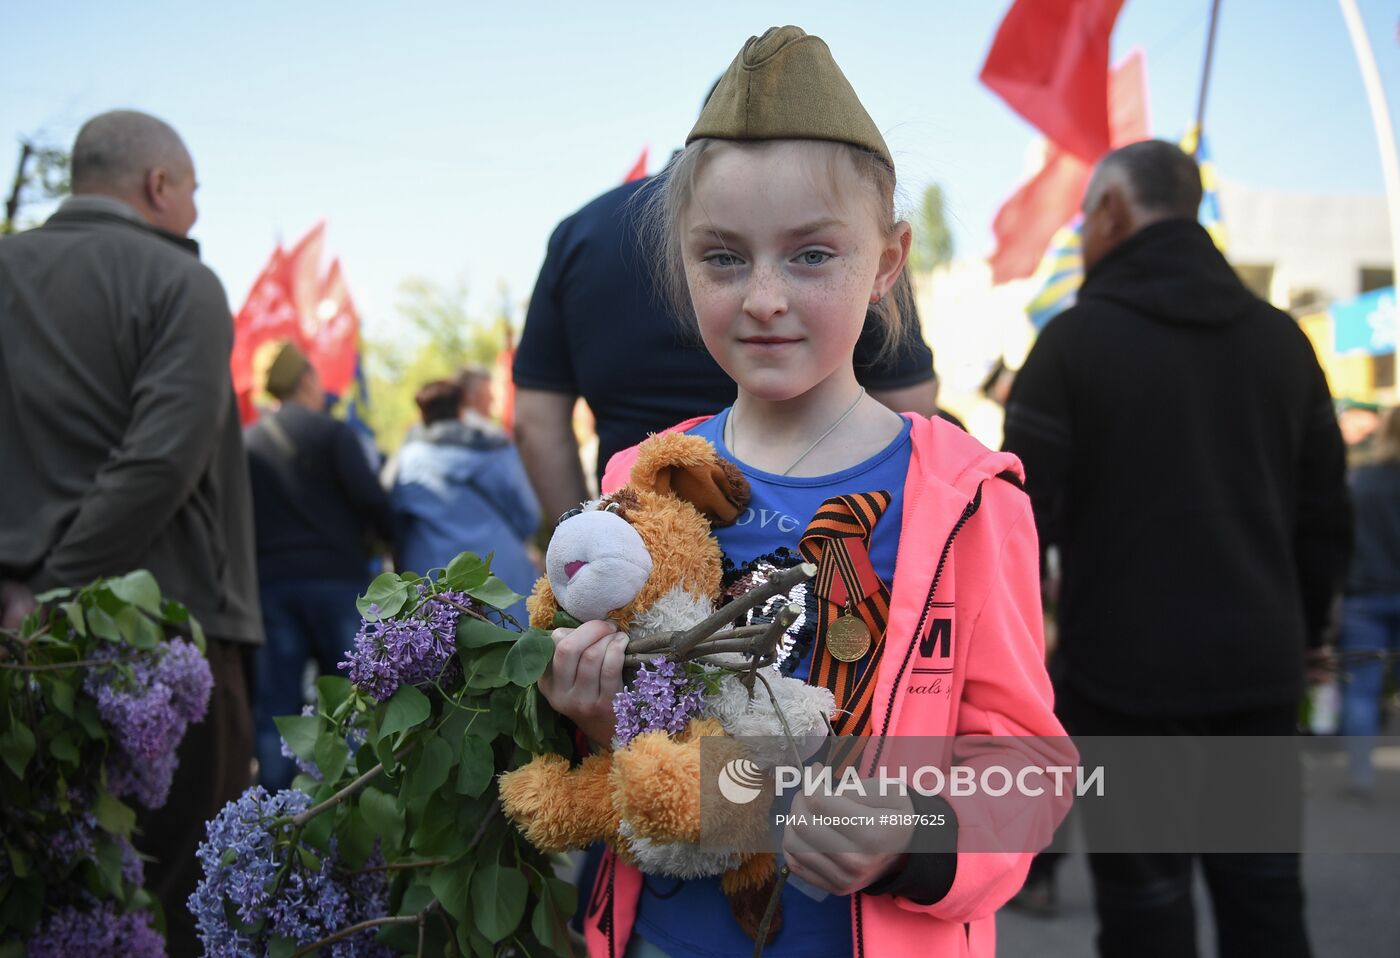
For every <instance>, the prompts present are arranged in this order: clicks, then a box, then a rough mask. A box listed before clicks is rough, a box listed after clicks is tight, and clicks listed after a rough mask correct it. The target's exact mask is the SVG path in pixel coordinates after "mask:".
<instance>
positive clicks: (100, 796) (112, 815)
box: [92, 792, 136, 838]
mask: <svg viewBox="0 0 1400 958" xmlns="http://www.w3.org/2000/svg"><path fill="white" fill-rule="evenodd" d="M92 812H93V814H94V815H96V816H97V824H99V825H101V826H102V828H103V829H104V830H105V831H107V832H108V833H110V834H112V835H120V836H121V837H123V838H130V837H131V830H132V829H133V828H135V827H136V813H135V812H134V811H132V810H131V809H130V808H128V807H127V806H126V805H124V804H122V803H121V802H120V801H119V800H118V799H116V798H115V797H113V796H112V795H111V794H110V793H109V792H98V793H97V802H96V804H95V805H93V808H92Z"/></svg>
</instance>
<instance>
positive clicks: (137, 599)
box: [107, 569, 164, 618]
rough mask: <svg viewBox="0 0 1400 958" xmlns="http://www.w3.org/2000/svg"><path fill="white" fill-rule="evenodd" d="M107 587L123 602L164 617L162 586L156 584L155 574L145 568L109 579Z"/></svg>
mask: <svg viewBox="0 0 1400 958" xmlns="http://www.w3.org/2000/svg"><path fill="white" fill-rule="evenodd" d="M107 588H108V589H111V590H112V594H113V595H115V596H116V597H117V598H118V599H121V600H122V601H123V602H127V603H130V604H131V605H134V606H136V607H137V608H138V609H141V610H142V611H143V612H149V613H150V614H151V615H154V616H160V617H162V618H163V617H164V612H163V611H162V609H161V607H160V586H158V585H156V579H155V576H153V575H151V574H150V573H149V572H147V571H146V570H145V569H137V570H136V571H135V572H128V573H127V574H126V575H124V576H122V577H121V578H118V579H109V580H108V581H107Z"/></svg>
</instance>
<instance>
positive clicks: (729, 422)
mask: <svg viewBox="0 0 1400 958" xmlns="http://www.w3.org/2000/svg"><path fill="white" fill-rule="evenodd" d="M864 398H865V387H864V386H862V387H860V392H858V393H856V398H855V401H854V402H852V403H851V404H850V405H849V406H847V407H846V411H845V412H843V413H842V414H841V417H840V418H839V419H837V420H836V421H835V422H834V423H832V424H831V425H830V426H828V427H826V432H824V433H822V434H821V435H820V436H818V437H817V438H816V441H815V442H813V443H812V444H811V445H810V446H808V447H807V448H806V449H804V450H803V451H802V455H800V456H798V457H797V458H796V459H794V460H793V461H792V463H791V464H790V465H789V466H788V467H787V468H786V469H784V470H783V471H782V472H780V473H778V475H780V476H786V475H787V474H788V473H790V472H792V471H793V470H794V469H796V468H797V466H798V464H799V463H801V462H802V460H803V459H806V458H807V457H808V456H810V455H811V454H812V452H813V450H815V449H816V448H817V447H818V446H820V445H821V444H822V441H823V440H824V439H826V437H827V436H830V435H831V434H832V433H833V432H835V431H836V430H837V429H839V428H840V426H841V424H842V423H843V422H845V421H846V420H847V419H850V418H851V413H853V412H855V411H856V407H857V406H859V405H860V401H861V400H862V399H864ZM724 427H725V431H726V432H728V433H729V435H728V437H727V438H726V439H725V445H727V446H728V447H729V451H730V452H734V433H735V426H734V407H733V406H730V407H729V415H728V416H727V417H726V418H725V421H724ZM734 454H735V455H736V456H737V455H738V453H734Z"/></svg>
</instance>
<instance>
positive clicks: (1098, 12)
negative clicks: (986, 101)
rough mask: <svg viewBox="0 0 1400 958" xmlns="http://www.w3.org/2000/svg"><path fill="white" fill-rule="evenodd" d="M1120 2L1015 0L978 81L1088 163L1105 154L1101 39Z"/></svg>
mask: <svg viewBox="0 0 1400 958" xmlns="http://www.w3.org/2000/svg"><path fill="white" fill-rule="evenodd" d="M1122 6H1123V0H1016V2H1015V3H1014V4H1012V6H1011V9H1010V10H1009V11H1008V12H1007V14H1006V17H1005V18H1004V19H1003V20H1002V21H1001V26H1000V28H998V30H997V35H996V39H995V40H993V41H992V49H991V50H990V51H989V52H988V53H987V61H986V63H984V64H983V65H982V74H981V79H982V82H983V83H985V84H986V85H987V86H988V87H990V88H991V89H992V90H994V91H995V92H996V93H997V94H999V95H1000V96H1001V98H1002V99H1003V100H1005V101H1006V103H1007V105H1008V106H1010V107H1011V108H1012V109H1013V110H1015V111H1016V112H1017V113H1019V114H1021V115H1022V116H1023V117H1025V118H1026V119H1027V120H1029V121H1030V122H1031V123H1032V124H1033V125H1034V126H1035V127H1036V128H1037V129H1039V130H1040V131H1041V132H1042V133H1044V134H1045V137H1046V139H1048V140H1049V141H1050V142H1051V143H1055V144H1057V145H1059V146H1060V147H1061V148H1062V149H1063V150H1064V151H1065V152H1067V153H1070V154H1072V155H1074V156H1076V157H1078V158H1079V159H1081V160H1085V161H1087V162H1089V163H1092V162H1094V161H1095V160H1096V159H1098V158H1099V157H1100V156H1102V155H1103V153H1104V151H1105V150H1107V149H1108V144H1109V141H1110V131H1109V120H1108V57H1109V37H1110V36H1111V35H1112V33H1113V22H1114V20H1116V19H1117V18H1118V11H1119V9H1120V8H1121V7H1122Z"/></svg>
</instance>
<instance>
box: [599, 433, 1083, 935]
mask: <svg viewBox="0 0 1400 958" xmlns="http://www.w3.org/2000/svg"><path fill="white" fill-rule="evenodd" d="M906 416H907V418H910V419H911V420H912V421H913V429H912V432H911V440H912V442H913V452H912V455H911V458H910V463H909V472H908V475H907V477H906V479H905V485H904V518H903V524H902V527H901V530H900V542H899V552H898V556H897V558H896V562H895V575H894V582H893V586H892V595H891V600H890V616H889V626H888V629H887V632H886V635H887V640H886V649H885V654H884V655H883V657H882V658H881V660H880V665H879V669H880V672H879V675H878V678H877V685H876V690H875V704H874V716H873V724H872V728H871V734H872V735H888V736H952V735H959V736H1027V737H1029V736H1037V737H1050V738H1052V739H1053V737H1059V736H1063V735H1064V734H1065V733H1064V730H1063V729H1062V728H1061V726H1060V724H1059V722H1058V721H1057V720H1056V719H1055V716H1054V714H1053V712H1052V711H1051V706H1052V697H1051V690H1050V680H1049V678H1048V676H1047V675H1046V671H1045V665H1044V662H1045V643H1044V637H1043V635H1042V617H1041V604H1040V560H1039V552H1038V546H1037V539H1036V531H1035V522H1034V519H1033V518H1032V516H1031V508H1030V501H1029V499H1027V497H1026V496H1025V494H1024V493H1023V492H1021V491H1020V489H1019V488H1018V485H1019V483H1020V482H1021V481H1022V479H1023V476H1022V472H1021V464H1020V462H1019V461H1018V460H1017V459H1016V457H1015V456H1013V455H1011V454H1010V453H999V452H992V451H990V450H988V449H987V448H986V447H985V446H983V445H982V444H981V443H979V442H978V441H977V440H975V439H973V438H972V437H971V436H969V435H967V434H966V433H964V432H963V431H962V430H960V429H958V428H956V427H955V426H952V425H950V424H949V423H946V422H944V421H943V420H940V419H934V420H928V419H924V418H922V417H920V416H916V415H913V414H906ZM703 421H704V419H703V418H701V419H693V420H689V421H687V422H684V423H681V424H680V425H678V426H675V427H673V429H672V430H668V431H674V432H683V431H685V430H687V429H690V428H691V427H693V426H695V425H696V424H698V423H700V422H703ZM635 459H636V449H635V447H634V448H633V449H629V450H625V451H623V452H620V453H618V454H617V455H616V456H614V457H613V458H612V460H611V461H610V462H609V463H608V468H607V472H606V473H605V474H604V477H603V489H604V491H605V492H606V491H610V490H612V489H616V488H618V487H619V486H621V485H623V484H624V483H625V482H626V481H627V476H628V473H629V472H630V470H631V467H632V463H633V461H634V460H635ZM1008 480H1010V481H1008ZM950 619H951V625H949V624H948V620H950ZM935 631H936V632H937V636H936V637H935ZM945 635H947V636H950V637H951V639H950V641H945V640H944V638H943V637H944V636H945ZM935 638H936V640H935ZM921 640H922V643H921ZM921 644H922V647H921ZM926 650H927V651H926ZM916 653H917V654H916ZM930 653H932V656H933V658H930V657H929V656H930ZM933 659H937V661H934V660H933ZM920 663H924V665H922V666H921V664H920ZM916 669H917V670H920V671H917V672H916V671H915V670H916ZM1056 749H1058V750H1059V751H1056ZM1063 749H1064V743H1063V742H1060V743H1057V744H1052V745H1050V746H1049V752H1050V755H1049V756H1047V761H1046V764H1058V763H1061V762H1063V761H1064V760H1065V757H1066V756H1065V752H1064V751H1063ZM1071 761H1072V757H1071ZM957 807H958V805H957V803H956V802H954V808H955V809H956V808H957ZM1037 809H1038V811H1037V814H1039V815H1041V816H1043V817H1045V818H1047V819H1049V820H1047V821H1044V822H1042V823H1040V824H1039V826H1038V829H1037V833H1038V834H1041V833H1043V834H1044V835H1045V836H1046V841H1048V838H1049V835H1050V833H1051V832H1053V827H1054V825H1055V824H1057V823H1058V821H1059V819H1060V818H1062V817H1063V815H1064V813H1065V812H1066V811H1067V810H1068V808H1067V803H1064V804H1061V805H1059V806H1055V805H1054V804H1053V803H1044V804H1042V805H1040V806H1037ZM996 824H997V823H995V822H975V823H974V822H973V821H970V820H969V821H963V820H962V818H961V816H960V817H959V844H960V845H966V844H967V841H966V839H967V838H968V837H969V836H970V834H971V831H972V830H973V829H984V830H986V829H991V830H995V827H996ZM1017 827H1018V828H1019V827H1023V826H1022V825H1020V824H1018V826H1017ZM978 847H979V848H980V847H987V846H986V844H985V843H979V844H978ZM1030 859H1031V853H1029V852H1025V851H1014V852H1010V851H1008V852H987V851H976V852H959V854H958V859H957V869H956V876H955V878H954V880H953V884H952V887H951V889H950V890H949V891H948V893H947V895H945V896H944V897H943V898H942V899H941V900H940V901H938V902H936V903H934V904H932V905H921V904H917V903H915V902H912V901H909V900H907V899H904V898H900V897H898V896H887V895H868V894H864V893H861V892H857V893H855V894H854V895H852V896H851V909H852V916H851V918H852V921H851V924H852V929H853V941H852V954H854V955H857V956H862V958H864V956H886V955H913V954H933V955H939V956H947V958H953V956H960V955H966V956H975V958H982V956H991V955H994V954H995V952H996V925H995V919H994V915H995V913H996V911H997V909H998V908H1000V907H1001V906H1002V905H1003V904H1004V903H1005V902H1006V901H1007V900H1008V899H1009V898H1010V897H1011V896H1012V895H1013V894H1015V893H1016V891H1017V890H1018V889H1019V888H1020V887H1021V883H1022V882H1023V881H1024V879H1025V875H1026V869H1027V868H1028V867H1029V866H1030ZM641 888H642V875H641V873H640V872H638V871H637V870H636V869H634V868H632V867H630V866H628V865H626V864H623V863H621V862H619V861H617V860H616V858H615V856H613V854H612V853H611V852H609V853H608V856H607V858H606V859H605V860H604V862H603V866H602V868H600V870H599V873H598V880H597V884H596V885H595V887H594V890H593V894H592V896H591V897H590V901H589V909H588V917H587V919H586V923H585V935H586V938H587V941H588V953H589V955H590V956H591V958H620V956H621V955H622V954H623V952H624V951H625V950H626V948H627V941H628V939H629V938H630V937H631V934H632V925H633V922H634V920H635V917H636V912H637V901H638V898H639V896H640V894H641Z"/></svg>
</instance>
